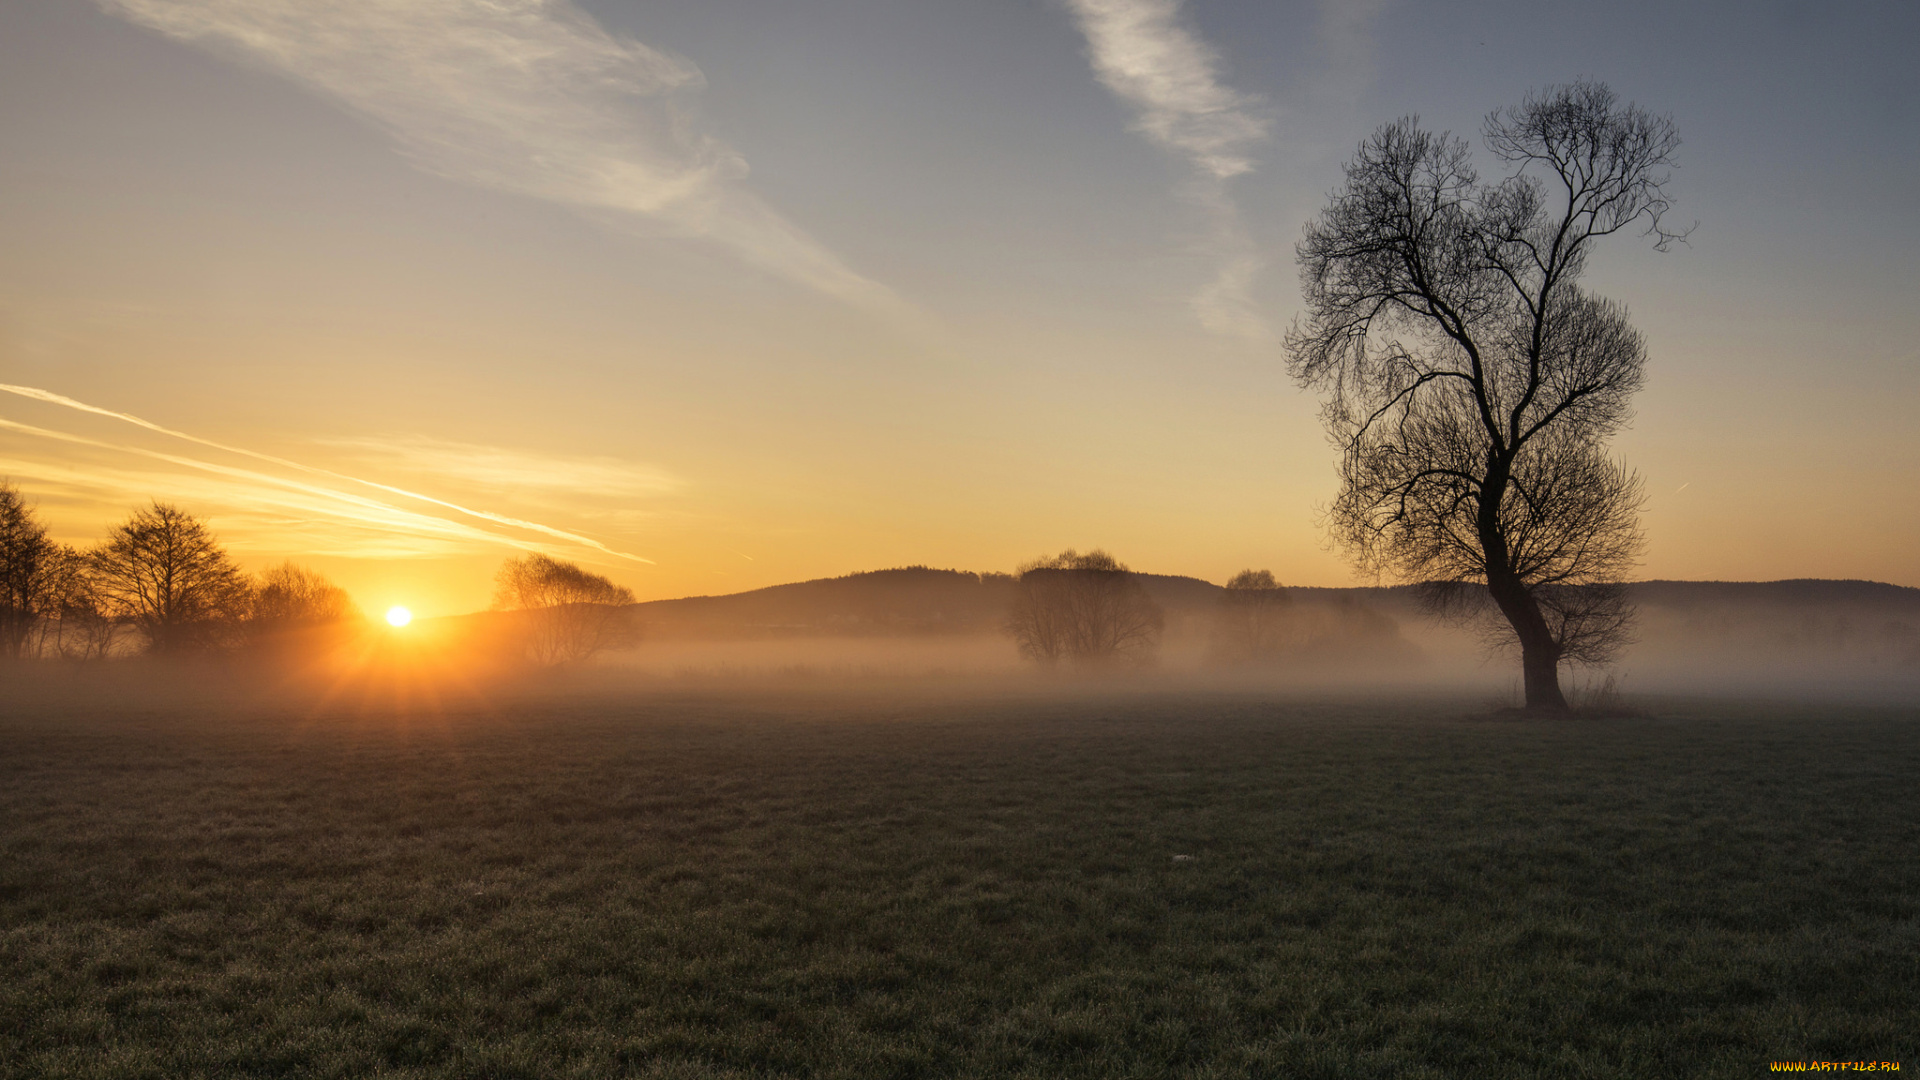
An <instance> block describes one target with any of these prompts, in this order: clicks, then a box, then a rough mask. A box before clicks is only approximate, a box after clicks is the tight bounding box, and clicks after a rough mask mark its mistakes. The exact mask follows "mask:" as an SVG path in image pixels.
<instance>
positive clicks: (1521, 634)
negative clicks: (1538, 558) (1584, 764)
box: [1476, 454, 1567, 713]
mask: <svg viewBox="0 0 1920 1080" xmlns="http://www.w3.org/2000/svg"><path fill="white" fill-rule="evenodd" d="M1510 469H1511V463H1510V462H1509V461H1507V460H1505V459H1502V458H1498V457H1495V456H1494V455H1491V454H1489V455H1488V461H1487V479H1486V480H1485V482H1484V483H1483V485H1482V488H1481V503H1480V512H1479V520H1478V521H1477V523H1476V524H1477V525H1478V527H1479V531H1480V546H1481V549H1482V551H1484V552H1485V554H1486V559H1487V562H1486V574H1487V591H1488V592H1490V593H1492V594H1493V602H1494V603H1496V604H1498V605H1499V606H1500V614H1502V615H1504V616H1506V619H1507V625H1509V626H1511V627H1513V635H1514V637H1516V638H1519V639H1520V672H1521V675H1522V677H1523V679H1524V681H1525V683H1526V689H1527V703H1526V711H1528V712H1530V713H1563V712H1566V711H1567V699H1566V695H1564V694H1562V693H1561V692H1560V643H1559V642H1557V641H1555V640H1554V639H1553V631H1552V630H1551V629H1549V628H1548V626H1547V619H1546V616H1544V615H1542V614H1541V613H1540V603H1539V601H1537V600H1535V599H1534V598H1533V592H1532V590H1530V589H1528V588H1527V586H1526V585H1525V583H1523V582H1522V581H1521V580H1520V577H1519V575H1517V574H1515V573H1514V571H1513V569H1512V565H1513V564H1512V563H1511V562H1510V561H1509V555H1508V552H1509V549H1508V547H1507V538H1506V534H1505V533H1503V532H1502V531H1501V528H1500V513H1499V507H1500V500H1501V499H1502V498H1504V497H1505V496H1506V489H1507V484H1508V483H1509V478H1510V476H1511V475H1512V474H1511V472H1510Z"/></svg>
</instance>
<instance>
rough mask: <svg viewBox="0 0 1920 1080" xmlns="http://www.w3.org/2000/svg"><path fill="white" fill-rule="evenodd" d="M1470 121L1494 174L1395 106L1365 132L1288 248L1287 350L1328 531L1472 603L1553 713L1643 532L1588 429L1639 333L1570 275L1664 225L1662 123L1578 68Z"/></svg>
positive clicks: (1604, 626) (1639, 349) (1628, 391)
mask: <svg viewBox="0 0 1920 1080" xmlns="http://www.w3.org/2000/svg"><path fill="white" fill-rule="evenodd" d="M1485 138H1486V143H1487V146H1488V148H1489V149H1490V150H1491V151H1492V152H1493V154H1494V155H1495V156H1496V157H1498V158H1499V159H1500V160H1501V161H1503V162H1505V163H1506V164H1507V165H1508V166H1510V167H1511V169H1512V172H1511V174H1510V175H1508V176H1506V177H1505V178H1504V179H1501V180H1499V181H1497V182H1493V183H1483V182H1481V180H1480V178H1479V175H1478V174H1477V173H1476V172H1475V171H1474V169H1473V167H1472V165H1471V164H1470V163H1469V160H1468V159H1469V157H1470V150H1469V148H1468V146H1467V144H1466V143H1465V142H1464V141H1463V140H1460V139H1456V138H1452V137H1449V136H1448V135H1446V134H1439V135H1435V134H1433V133H1431V132H1429V131H1427V130H1424V129H1422V128H1421V127H1420V126H1419V123H1418V121H1417V120H1415V119H1404V120H1400V121H1397V122H1395V123H1391V124H1388V125H1386V126H1384V127H1382V128H1381V129H1380V130H1379V131H1377V132H1375V133H1374V134H1373V136H1372V137H1371V138H1369V139H1368V140H1367V141H1366V142H1364V143H1362V144H1361V146H1360V148H1359V152H1358V153H1357V155H1356V156H1355V157H1354V159H1353V160H1352V161H1350V162H1349V163H1348V164H1347V167H1346V183H1345V185H1344V186H1342V187H1341V188H1340V189H1339V190H1337V191H1336V192H1334V194H1333V196H1332V200H1331V202H1330V203H1329V205H1328V206H1327V208H1326V210H1325V211H1324V213H1323V214H1322V215H1321V217H1320V219H1319V220H1318V221H1316V222H1314V223H1313V224H1311V225H1309V226H1308V228H1307V231H1306V236H1305V238H1304V239H1303V240H1302V241H1301V243H1300V246H1299V256H1300V264H1301V270H1302V274H1301V276H1302V281H1303V284H1304V288H1305V294H1306V302H1307V315H1306V317H1305V319H1304V320H1303V321H1302V322H1299V323H1296V324H1295V326H1294V327H1293V329H1292V331H1291V332H1290V333H1289V335H1288V337H1287V342H1286V347H1287V350H1288V355H1289V365H1288V366H1289V368H1290V370H1291V371H1292V373H1293V375H1294V376H1295V377H1296V378H1297V379H1299V380H1300V382H1301V383H1302V384H1304V385H1306V386H1310V387H1314V388H1318V389H1320V390H1323V391H1325V392H1326V393H1327V394H1328V401H1327V405H1326V408H1325V417H1326V422H1327V426H1328V428H1329V430H1330V432H1331V433H1332V435H1333V436H1334V440H1335V442H1336V443H1337V445H1339V446H1340V448H1341V450H1342V457H1341V463H1340V475H1341V490H1340V494H1339V495H1338V497H1337V498H1336V500H1335V502H1334V504H1333V506H1332V508H1331V513H1330V514H1329V517H1330V523H1331V528H1332V531H1333V533H1334V535H1335V537H1336V538H1337V539H1339V540H1340V541H1341V542H1343V544H1344V545H1345V546H1346V547H1347V548H1348V549H1349V550H1351V551H1352V552H1353V553H1354V554H1355V556H1356V558H1357V560H1358V562H1359V563H1360V565H1361V566H1362V568H1364V569H1368V570H1372V571H1375V572H1381V571H1384V572H1388V573H1391V574H1393V575H1395V576H1398V577H1400V578H1401V579H1403V580H1410V581H1416V582H1439V583H1440V585H1438V586H1436V587H1434V588H1433V589H1431V590H1430V598H1431V599H1432V600H1433V601H1434V603H1435V604H1436V605H1437V606H1438V607H1439V608H1440V609H1441V610H1446V611H1452V612H1454V613H1460V612H1461V611H1462V610H1463V608H1462V606H1461V602H1462V601H1466V600H1473V601H1474V603H1473V604H1472V605H1471V608H1472V610H1474V611H1478V612H1481V613H1484V615H1485V617H1486V618H1487V619H1488V620H1489V622H1488V625H1491V626H1499V627H1501V630H1500V634H1501V636H1502V637H1503V638H1504V639H1505V640H1507V641H1510V642H1513V643H1516V644H1518V646H1519V649H1520V654H1521V668H1522V671H1523V674H1524V679H1525V685H1526V703H1527V707H1528V708H1529V709H1531V710H1537V711H1561V710H1564V709H1565V708H1566V707H1567V706H1566V698H1565V697H1564V695H1563V694H1562V693H1561V690H1560V683H1559V664H1560V663H1561V661H1563V660H1578V661H1584V662H1590V663H1591V662H1602V661H1604V660H1606V659H1607V658H1609V657H1610V656H1612V655H1613V654H1614V652H1615V651H1616V650H1617V649H1618V648H1619V647H1620V645H1621V644H1622V643H1624V642H1625V641H1627V640H1628V636H1627V635H1628V630H1627V624H1628V619H1629V618H1630V616H1631V608H1630V607H1629V605H1628V604H1627V602H1626V598H1625V594H1624V592H1623V591H1622V590H1621V589H1620V588H1619V583H1620V582H1621V581H1622V580H1624V577H1625V575H1626V573H1627V572H1628V570H1629V569H1630V568H1631V567H1632V565H1633V564H1634V561H1635V559H1636V558H1637V556H1638V553H1639V551H1640V549H1641V546H1642V541H1641V534H1640V530H1639V526H1638V511H1639V507H1640V505H1641V501H1642V496H1641V488H1640V482H1639V479H1638V477H1637V476H1636V475H1635V474H1634V473H1632V472H1631V471H1629V470H1628V469H1627V468H1625V467H1624V466H1622V465H1620V464H1619V463H1617V462H1615V461H1614V460H1612V459H1611V458H1609V457H1608V456H1607V450H1606V443H1607V440H1608V439H1609V437H1611V436H1612V435H1613V433H1614V432H1616V431H1617V430H1619V428H1620V427H1621V426H1622V425H1624V424H1625V423H1626V422H1627V420H1628V419H1629V417H1630V415H1631V414H1630V409H1629V402H1630V400H1631V399H1632V397H1633V394H1634V393H1635V391H1637V390H1638V389H1639V388H1640V384H1641V380H1642V369H1643V366H1644V363H1645V359H1646V346H1645V344H1644V342H1643V341H1642V340H1641V337H1640V335H1639V334H1638V333H1637V332H1636V331H1635V330H1634V329H1633V327H1632V326H1631V325H1630V324H1629V323H1628V321H1627V313H1626V310H1625V309H1624V308H1622V307H1621V306H1620V305H1618V304H1615V303H1613V302H1611V301H1608V300H1605V299H1602V298H1600V297H1597V296H1594V295H1592V294H1590V293H1587V292H1585V291H1583V290H1581V289H1580V288H1579V287H1578V285H1577V281H1578V279H1579V277H1580V274H1581V272H1582V271H1583V270H1584V269H1585V268H1586V264H1587V258H1588V255H1589V253H1590V252H1591V250H1592V248H1593V245H1594V243H1595V242H1596V241H1598V240H1600V239H1602V238H1604V237H1607V236H1610V235H1612V234H1614V233H1617V232H1620V231H1622V230H1625V229H1629V228H1636V227H1638V228H1640V229H1642V230H1643V232H1644V233H1645V234H1646V235H1649V236H1652V237H1653V238H1654V241H1655V244H1654V246H1655V247H1656V248H1662V249H1664V248H1665V247H1666V245H1667V244H1668V242H1670V241H1671V240H1674V239H1677V238H1679V237H1680V236H1682V235H1683V234H1682V233H1677V232H1674V231H1672V230H1669V229H1668V228H1666V227H1665V225H1663V223H1662V219H1663V216H1664V215H1665V213H1666V212H1667V210H1668V207H1669V199H1668V196H1667V194H1666V187H1665V186H1666V183H1667V170H1668V169H1669V168H1670V167H1671V165H1672V163H1673V155H1674V151H1675V149H1676V148H1677V147H1678V146H1679V137H1678V135H1677V134H1676V133H1675V129H1674V125H1673V122H1672V120H1671V119H1668V118H1665V117H1659V116H1654V115H1651V114H1649V113H1647V112H1646V111H1644V110H1642V109H1640V108H1638V107H1635V106H1632V105H1623V104H1621V103H1620V102H1619V101H1618V99H1617V98H1616V97H1615V96H1614V94H1613V92H1612V91H1611V90H1609V89H1608V88H1607V87H1605V86H1603V85H1600V84H1598V83H1587V82H1581V83H1574V84H1572V85H1568V86H1558V87H1553V88H1550V89H1549V90H1547V91H1546V92H1545V93H1543V94H1541V95H1540V96H1537V97H1530V98H1528V99H1527V100H1526V101H1524V102H1523V103H1522V104H1521V105H1520V106H1518V107H1517V108H1510V109H1506V110H1502V111H1497V112H1495V113H1493V114H1491V115H1489V116H1488V117H1487V120H1486V126H1485ZM1469 586H1471V587H1470V588H1469ZM1476 598H1478V599H1476ZM1495 612H1497V615H1495V614H1493V613H1495Z"/></svg>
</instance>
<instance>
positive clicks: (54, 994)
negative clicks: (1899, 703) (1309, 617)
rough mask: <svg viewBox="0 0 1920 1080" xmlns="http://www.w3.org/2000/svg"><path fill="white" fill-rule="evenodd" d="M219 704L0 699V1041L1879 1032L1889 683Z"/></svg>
mask: <svg viewBox="0 0 1920 1080" xmlns="http://www.w3.org/2000/svg"><path fill="white" fill-rule="evenodd" d="M83 697H84V695H83ZM222 700H223V699H220V698H219V697H218V695H203V696H202V697H201V698H200V699H198V700H197V701H195V702H185V703H175V704H171V705H168V704H159V703H155V702H150V701H149V702H140V701H138V700H137V699H130V700H119V699H114V698H112V697H111V696H110V695H106V694H100V695H95V696H94V697H92V698H91V699H87V700H73V701H69V702H67V703H65V704H62V703H61V702H59V701H57V700H54V699H37V700H26V699H22V698H14V699H10V700H9V701H8V702H7V703H6V704H4V705H0V1073H4V1074H5V1075H7V1076H23V1077H24V1076H34V1077H49V1078H51V1077H195V1076H206V1077H214V1076H222V1077H228V1076H287V1077H350V1076H367V1075H389V1076H412V1077H549V1076H552V1077H608V1076H640V1077H659V1078H669V1077H671V1078H695V1077H715V1078H718V1077H774V1076H782V1077H785V1076H795V1077H863V1078H864V1077H946V1076H969V1077H971V1076H1008V1077H1101V1078H1114V1077H1240V1076H1276V1077H1277V1076H1286V1077H1320V1076H1324V1077H1396V1078H1406V1077H1453V1076H1483V1077H1534V1076H1583V1077H1647V1076H1656V1075H1665V1076H1683V1075H1684V1076H1729V1077H1732V1076H1752V1075H1755V1074H1757V1073H1763V1072H1765V1071H1766V1068H1767V1063H1768V1062H1769V1061H1774V1060H1787V1059H1804V1058H1816V1059H1828V1060H1859V1059H1876V1060H1903V1059H1904V1061H1905V1063H1906V1065H1907V1067H1908V1068H1920V1054H1916V1050H1920V1024H1917V1023H1916V1022H1915V1016H1916V1015H1920V922H1916V915H1920V858H1916V856H1917V855H1920V799H1916V798H1915V791H1914V781H1915V779H1916V777H1920V711H1916V710H1915V709H1912V708H1868V707H1833V708H1827V707H1815V706H1761V705H1755V706H1740V705H1733V704H1721V703H1705V702H1686V701H1675V702H1667V703H1655V705H1654V707H1653V709H1652V715H1650V716H1648V717H1644V718H1637V719H1610V720H1574V721H1556V722H1546V721H1537V720H1518V719H1502V718H1496V717H1494V716H1491V715H1489V713H1488V709H1487V707H1486V706H1485V705H1484V704H1482V703H1478V702H1473V701H1458V700H1456V701H1444V700H1405V701H1396V702H1367V703H1363V702H1355V701H1345V702H1322V703H1313V702H1309V701H1302V700H1287V699H1283V698H1277V697H1263V696H1260V695H1257V694H1229V693H1220V692H1216V693H1206V692H1198V691H1195V692H1180V693H1175V692H1166V693H1154V692H1148V691H1140V692H1136V693H1131V694H1125V695H1112V696H1106V697H1072V696H1069V695H1066V694H1048V693H1038V692H1031V693H1014V692H1008V693H1003V694H995V693H989V692H975V693H971V694H968V695H965V696H946V697H942V696H940V694H939V693H938V692H936V691H935V690H934V689H932V688H930V687H922V688H918V689H913V688H908V689H901V690H897V691H890V690H886V689H883V688H878V687H865V688H861V687H850V688H842V689H834V688H831V687H826V686H814V687H803V688H800V689H795V690H791V691H782V692H779V693H776V692H774V690H773V689H772V688H768V689H766V690H765V691H764V692H757V693H756V692H744V691H743V692H737V693H719V692H706V691H699V690H692V689H683V690H678V691H676V690H659V691H655V692H651V693H647V694H641V695H629V696H625V697H620V696H611V695H603V696H600V697H594V698H586V697H578V698H574V699H571V700H569V699H566V698H563V697H560V696H557V695H544V696H543V695H528V696H523V697H511V696H498V697H495V698H494V699H493V700H491V701H490V702H489V701H480V700H476V701H473V702H471V703H467V704H459V705H449V704H444V703H443V704H441V705H438V706H430V705H428V704H426V703H424V702H422V703H417V704H415V705H412V706H407V707H402V706H398V705H394V706H381V707H371V706H355V707H352V708H348V707H344V706H331V707H323V706H310V705H303V706H298V707H296V706H294V705H290V704H286V703H285V702H282V703H281V704H278V705H275V704H270V703H259V702H256V703H252V704H248V703H245V702H244V701H242V700H240V699H238V698H235V699H233V700H229V701H226V703H224V704H222V703H221V701H222Z"/></svg>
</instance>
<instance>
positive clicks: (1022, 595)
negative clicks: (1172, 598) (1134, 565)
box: [1007, 548, 1165, 665]
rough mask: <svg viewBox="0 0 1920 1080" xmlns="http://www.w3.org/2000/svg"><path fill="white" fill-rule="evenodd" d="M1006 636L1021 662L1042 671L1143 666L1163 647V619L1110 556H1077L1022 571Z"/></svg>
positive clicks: (1032, 565) (1035, 563)
mask: <svg viewBox="0 0 1920 1080" xmlns="http://www.w3.org/2000/svg"><path fill="white" fill-rule="evenodd" d="M1014 584H1015V590H1014V600H1013V605H1012V609H1011V610H1010V611H1009V612H1008V615H1007V632H1008V633H1010V634H1012V635H1013V639H1014V641H1015V642H1016V643H1017V644H1018V645H1019V647H1020V655H1022V656H1024V657H1026V658H1028V659H1030V660H1035V661H1038V662H1040V663H1042V664H1047V665H1054V664H1059V663H1061V662H1062V661H1067V662H1071V663H1075V664H1083V665H1105V664H1115V663H1121V664H1135V665H1137V664H1142V663H1145V662H1146V661H1148V660H1149V659H1151V658H1152V656H1153V653H1154V651H1155V650H1156V649H1157V648H1159V645H1160V631H1161V628H1162V627H1163V626H1164V624H1165V618H1164V616H1163V615H1162V613H1161V611H1160V607H1159V605H1157V604H1155V603H1154V602H1153V600H1152V598H1151V597H1149V596H1148V595H1147V592H1146V590H1145V589H1144V588H1142V587H1141V585H1140V581H1139V579H1138V578H1137V577H1135V576H1134V574H1133V572H1132V571H1130V570H1128V569H1127V567H1126V566H1125V564H1123V563H1121V562H1119V561H1118V560H1116V559H1115V558H1114V557H1113V556H1111V555H1109V554H1107V553H1106V552H1104V551H1099V550H1095V551H1090V552H1087V553H1086V554H1085V555H1082V554H1079V553H1078V552H1075V551H1074V550H1072V549H1071V548H1069V549H1068V550H1066V551H1063V552H1061V553H1060V554H1058V555H1055V556H1051V557H1048V558H1041V559H1037V560H1035V561H1033V562H1031V563H1027V564H1026V565H1024V566H1022V567H1020V568H1019V571H1018V574H1017V577H1016V580H1015V583H1014Z"/></svg>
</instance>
